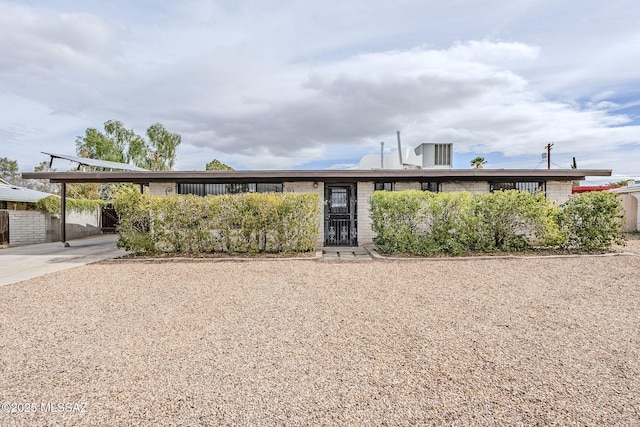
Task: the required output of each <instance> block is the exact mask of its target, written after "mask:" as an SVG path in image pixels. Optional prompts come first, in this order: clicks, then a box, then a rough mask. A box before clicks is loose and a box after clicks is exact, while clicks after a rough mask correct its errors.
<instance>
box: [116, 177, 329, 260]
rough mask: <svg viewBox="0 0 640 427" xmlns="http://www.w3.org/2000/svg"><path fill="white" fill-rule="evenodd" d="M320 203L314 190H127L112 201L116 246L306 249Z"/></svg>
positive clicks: (200, 250)
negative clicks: (224, 192)
mask: <svg viewBox="0 0 640 427" xmlns="http://www.w3.org/2000/svg"><path fill="white" fill-rule="evenodd" d="M319 203H320V200H319V196H318V195H317V194H303V193H286V194H282V193H246V194H232V195H220V196H206V197H200V196H195V195H173V196H167V197H157V196H150V195H146V194H140V193H139V192H138V191H135V190H132V189H129V188H123V189H121V190H120V191H119V192H118V193H117V194H116V195H115V197H114V199H113V204H114V207H115V209H116V212H117V213H118V215H119V216H120V232H119V241H118V245H119V246H120V247H124V248H125V249H127V250H129V251H132V252H134V253H136V254H157V253H162V252H167V253H188V254H208V253H258V252H280V253H295V252H305V251H310V250H312V249H313V248H314V247H315V243H316V241H317V239H318V234H319V230H318V223H319V215H320V209H319Z"/></svg>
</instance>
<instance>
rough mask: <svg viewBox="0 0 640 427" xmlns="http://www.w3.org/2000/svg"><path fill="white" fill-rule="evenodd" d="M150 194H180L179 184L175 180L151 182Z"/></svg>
mask: <svg viewBox="0 0 640 427" xmlns="http://www.w3.org/2000/svg"><path fill="white" fill-rule="evenodd" d="M149 194H150V195H152V196H172V195H174V194H178V184H176V183H175V182H150V183H149Z"/></svg>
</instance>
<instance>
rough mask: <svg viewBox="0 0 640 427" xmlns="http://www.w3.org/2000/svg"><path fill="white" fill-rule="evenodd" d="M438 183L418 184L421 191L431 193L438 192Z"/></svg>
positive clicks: (426, 182)
mask: <svg viewBox="0 0 640 427" xmlns="http://www.w3.org/2000/svg"><path fill="white" fill-rule="evenodd" d="M440 185H441V184H440V183H439V182H436V181H424V182H422V183H420V186H421V188H422V191H431V192H432V193H439V192H440Z"/></svg>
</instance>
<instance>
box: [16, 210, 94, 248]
mask: <svg viewBox="0 0 640 427" xmlns="http://www.w3.org/2000/svg"><path fill="white" fill-rule="evenodd" d="M100 220H101V217H100V211H96V212H93V213H84V212H82V213H81V212H67V229H66V232H67V240H73V239H78V238H81V237H86V236H93V235H97V234H102V230H101V224H100ZM59 240H60V218H59V217H54V216H51V215H49V214H45V213H43V212H40V211H18V210H9V246H22V245H32V244H35V243H47V242H57V241H59Z"/></svg>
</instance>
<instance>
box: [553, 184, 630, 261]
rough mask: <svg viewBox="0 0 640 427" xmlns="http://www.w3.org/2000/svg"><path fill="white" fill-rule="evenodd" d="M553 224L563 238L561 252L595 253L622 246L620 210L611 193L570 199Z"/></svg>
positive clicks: (584, 194) (614, 195)
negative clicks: (559, 230) (557, 226)
mask: <svg viewBox="0 0 640 427" xmlns="http://www.w3.org/2000/svg"><path fill="white" fill-rule="evenodd" d="M557 221H558V224H559V225H560V229H561V230H562V232H563V233H564V235H565V243H564V244H563V245H562V246H563V247H564V248H565V249H569V250H579V251H586V252H598V251H606V250H609V249H611V247H612V246H613V245H614V244H624V236H623V235H622V232H621V231H620V230H621V229H622V226H623V225H624V209H623V207H622V204H621V202H620V199H619V198H618V196H617V195H616V194H614V193H609V192H606V191H594V192H591V193H583V194H579V195H577V196H574V197H572V198H571V199H569V200H568V201H566V202H565V203H564V204H563V205H562V209H561V211H560V212H559V214H558V216H557Z"/></svg>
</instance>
